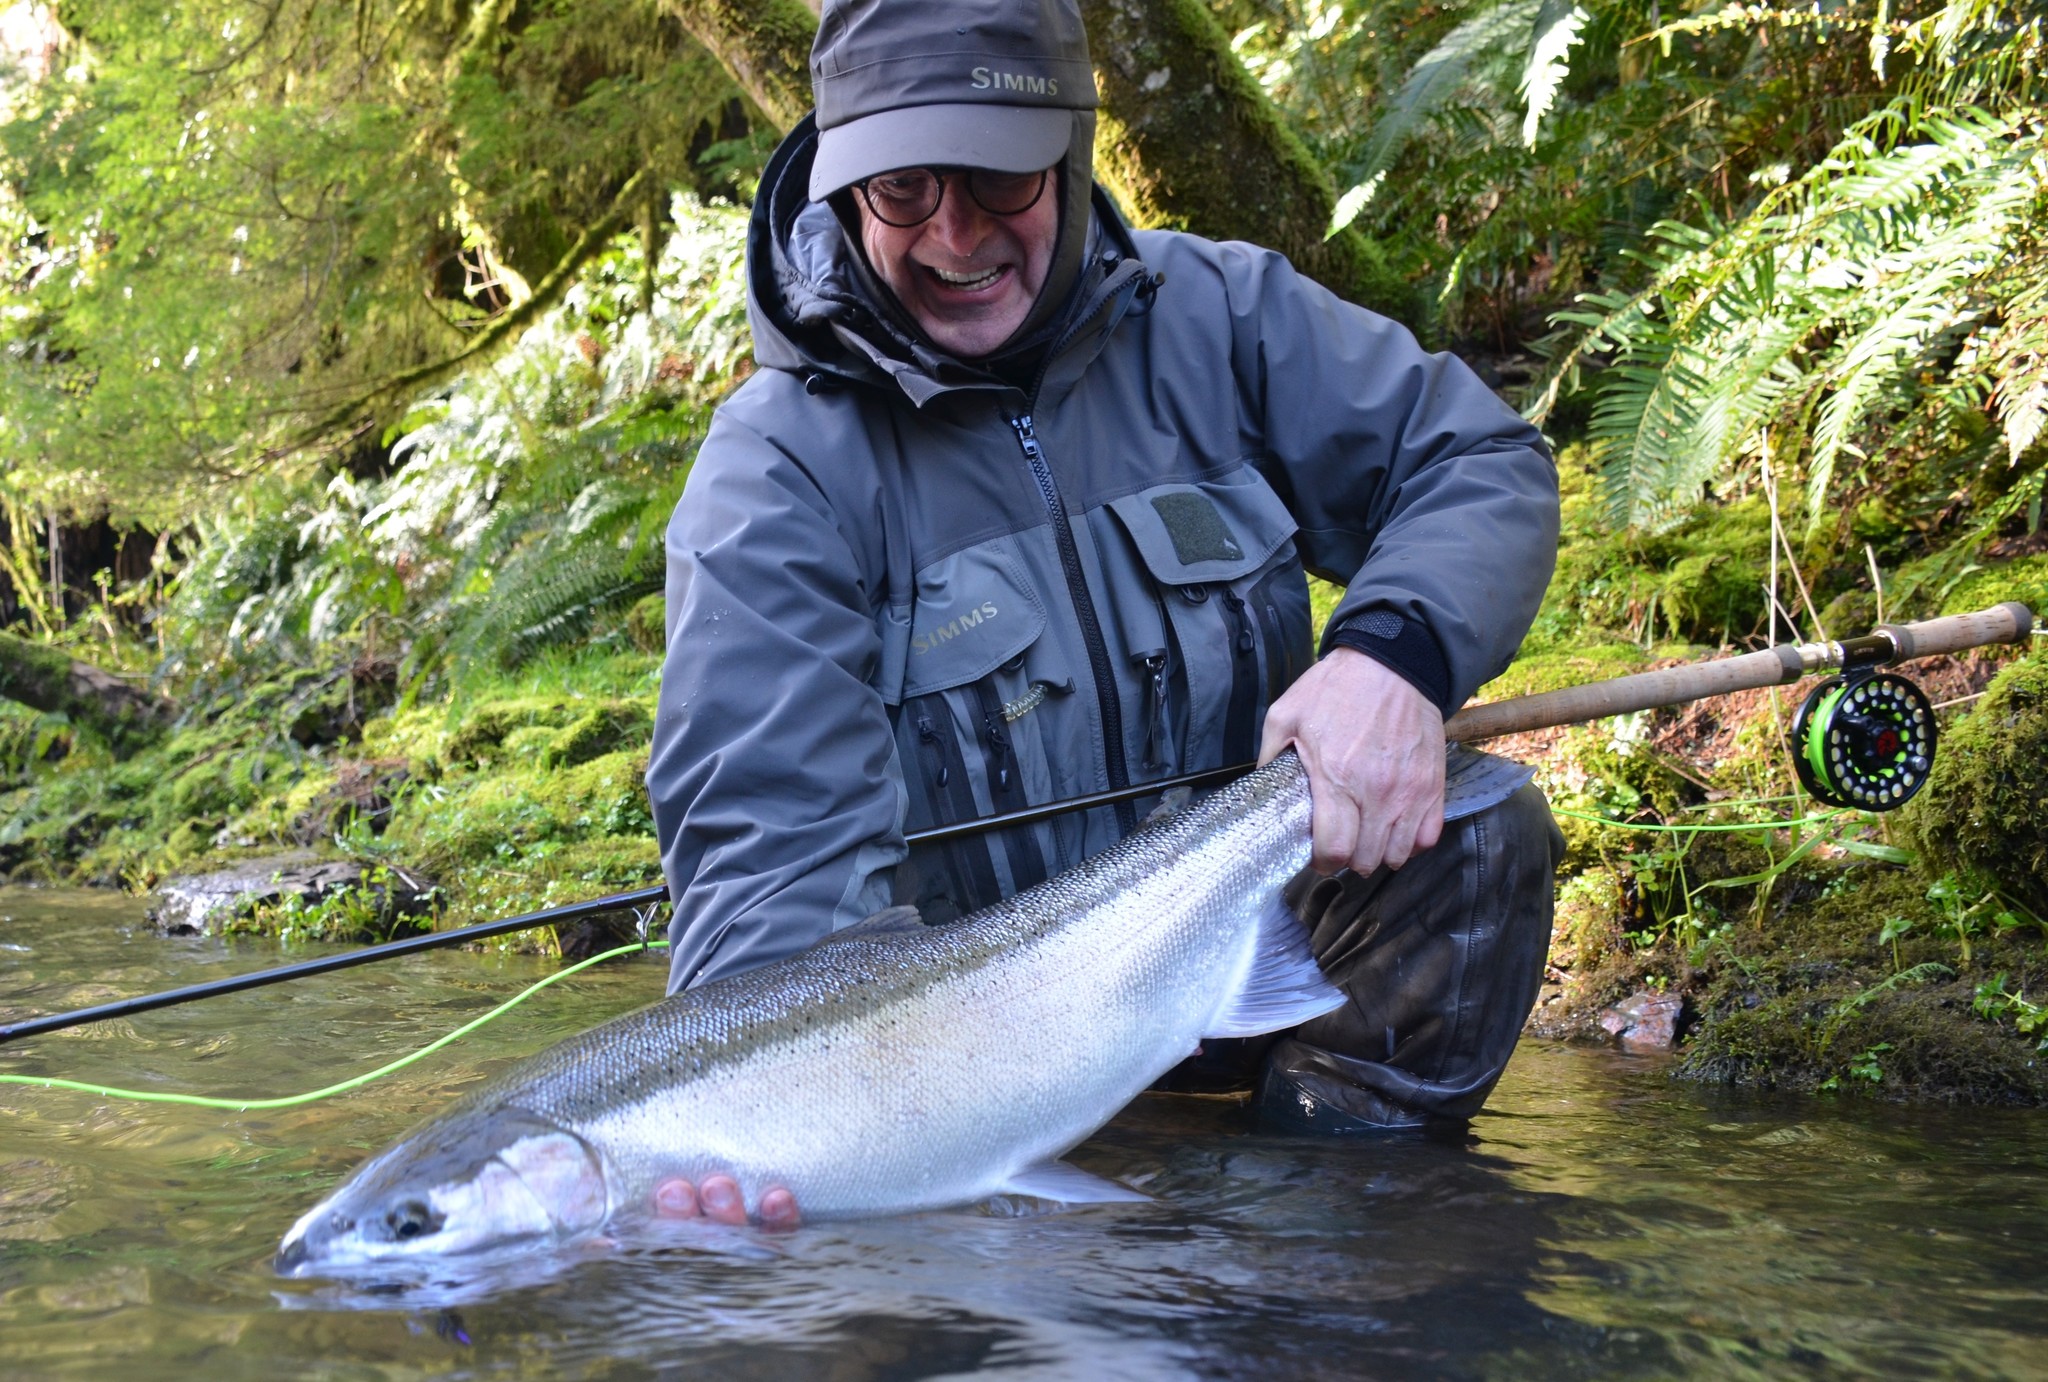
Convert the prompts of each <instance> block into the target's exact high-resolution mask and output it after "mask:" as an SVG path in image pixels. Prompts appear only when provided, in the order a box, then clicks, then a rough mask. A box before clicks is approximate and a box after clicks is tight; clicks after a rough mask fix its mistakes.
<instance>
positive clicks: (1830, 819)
mask: <svg viewBox="0 0 2048 1382" xmlns="http://www.w3.org/2000/svg"><path fill="white" fill-rule="evenodd" d="M1716 804H1717V805H1718V804H1719V803H1716ZM1550 813H1551V814H1552V815H1553V816H1569V817H1571V818H1572V819H1573V820H1575V821H1591V822H1593V824H1595V825H1604V826H1607V827H1608V828H1609V829H1611V830H1648V831H1654V832H1657V833H1659V834H1668V835H1712V834H1720V833H1727V832H1733V831H1739V830H1792V829H1796V828H1798V827H1800V826H1806V825H1832V824H1834V823H1836V822H1838V821H1840V820H1841V819H1842V818H1843V817H1845V816H1851V815H1854V814H1856V813H1855V812H1852V811H1823V812H1821V813H1820V814H1819V815H1818V816H1798V817H1795V818H1794V819H1792V820H1789V821H1733V822H1728V823H1724V824H1719V825H1655V824H1652V823H1650V822H1647V821H1645V822H1640V823H1638V822H1635V821H1616V820H1609V819H1608V818H1607V817H1605V816H1596V815H1594V814H1593V813H1592V812H1590V811H1567V810H1565V809H1564V808H1563V807H1562V806H1553V807H1551V808H1550Z"/></svg>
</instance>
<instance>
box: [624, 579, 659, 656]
mask: <svg viewBox="0 0 2048 1382" xmlns="http://www.w3.org/2000/svg"><path fill="white" fill-rule="evenodd" d="M626 636H627V637H628V638H630V639H632V640H633V646H634V647H636V648H638V649H639V650H640V651H641V652H643V653H659V652H661V651H662V650H663V649H665V648H666V647H667V646H668V601H667V599H666V598H665V597H664V596H662V595H661V594H659V593H656V594H653V595H643V596H641V597H640V598H639V599H638V600H637V601H635V602H634V604H633V608H632V609H630V610H628V611H626Z"/></svg>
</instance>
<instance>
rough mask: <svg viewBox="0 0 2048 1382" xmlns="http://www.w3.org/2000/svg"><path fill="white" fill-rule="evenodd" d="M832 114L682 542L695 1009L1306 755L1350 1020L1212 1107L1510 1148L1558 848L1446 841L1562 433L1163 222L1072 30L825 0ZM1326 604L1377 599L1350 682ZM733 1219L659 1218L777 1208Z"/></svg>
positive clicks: (776, 179) (691, 1203)
mask: <svg viewBox="0 0 2048 1382" xmlns="http://www.w3.org/2000/svg"><path fill="white" fill-rule="evenodd" d="M812 78H813V89H814V92H815V95H816V99H817V111H816V114H815V116H814V117H813V118H811V119H807V120H805V121H804V122H803V123H802V124H801V125H799V126H798V127H797V129H795V130H794V131H793V132H792V133H791V134H790V136H789V137H788V139H787V140H786V141H785V142H784V143H783V145H782V147H781V148H780V149H779V150H778V151H777V153H776V155H775V157H774V158H773V160H772V161H771V162H770V164H769V166H768V168H767V171H766V173H765V175H764V178H763V181H762V185H761V190H760V194H759V197H758V199H757V202H756V205H755V208H754V219H753V225H752V228H751V230H750V234H749V241H748V275H749V279H748V282H749V309H750V316H751V321H752V325H753V331H754V345H755V357H756V359H757V361H758V362H759V364H760V365H761V366H762V368H761V369H760V371H759V372H758V373H756V374H755V375H754V376H753V377H752V378H751V379H749V380H748V381H747V383H746V384H745V385H744V386H743V387H741V388H740V389H739V390H738V392H736V393H735V394H734V395H733V396H732V397H731V398H730V399H729V400H727V402H726V403H725V404H724V405H723V406H722V407H721V408H720V409H719V411H718V414H717V416H716V418H715V420H714V422H713V424H712V428H711V432H710V435H709V436H708V437H707V439H706V440H705V442H704V445H703V448H702V450H701V452H700V454H699V456H698V459H697V461H696V465H695V469H694V471H693V473H692V474H691V477H690V481H689V484H688V486H687V488H686V490H685V492H684V495H683V499H682V502H681V504H680V505H679V506H678V508H677V510H676V515H675V519H674V521H673V523H672V524H671V525H670V528H669V534H668V543H669V547H668V551H669V581H668V620H669V648H668V659H667V663H666V665H665V667H664V670H663V676H662V689H661V703H660V708H659V715H658V719H657V723H656V728H655V744H654V754H653V758H652V761H651V763H650V765H649V769H648V788H649V792H650V794H651V796H652V798H653V802H654V810H655V819H656V825H657V830H658V833H659V836H660V841H661V848H662V858H663V865H664V867H665V869H666V871H667V874H668V878H669V883H670V889H671V892H672V894H673V897H674V899H675V904H676V905H675V919H674V922H673V925H672V929H671V933H670V934H671V938H672V941H673V945H674V951H673V964H674V969H673V971H672V979H671V984H672V987H675V988H682V987H685V986H688V985H694V984H700V983H703V982H705V981H707V980H709V979H713V978H718V977H721V976H725V975H730V974H735V973H739V972H741V971H744V970H746V969H749V968H752V967H754V966H757V965H761V964H765V963H767V962H769V961H771V960H775V959H778V958H780V957H782V956H785V955H788V954H790V953H792V952H794V951H796V950H799V949H802V948H804V947H806V946H809V945H812V944H815V943H816V942H818V941H819V940H822V939H823V938H824V937H826V936H827V935H829V934H830V933H831V932H832V931H834V930H836V929H839V928H842V927H845V926H848V925H851V924H853V923H854V922H857V921H859V920H860V919H862V918H863V917H866V916H868V915H870V914H872V913H874V912H877V911H880V910H882V909H884V908H887V907H889V906H891V905H899V906H900V905H909V906H914V907H916V908H918V910H919V912H920V914H921V915H922V917H923V919H924V920H925V921H927V922H930V923H934V924H943V923H944V922H946V921H949V920H951V919H953V918H955V917H958V916H961V915H964V914H965V913H967V912H970V911H973V910H974V909H976V908H978V907H982V906H986V905H988V904H990V903H993V902H995V901H997V900H999V899H1001V898H1003V897H1006V896H1009V895H1010V894H1012V893H1014V892H1016V891H1018V890H1020V889H1022V888H1025V887H1029V886H1030V885H1032V884H1034V883H1037V882H1039V881H1040V880H1042V879H1044V878H1046V877H1048V876H1049V875H1051V874H1053V873H1056V872H1058V871H1059V870H1061V869H1065V868H1068V867H1071V866H1073V865H1074V864H1076V863H1078V862H1080V861H1081V860H1082V859H1084V858H1087V857H1088V856H1090V855H1092V854H1094V853H1096V852H1097V851H1099V850H1102V849H1104V848H1106V847H1108V846H1109V845H1111V844H1113V843H1115V842H1116V841H1117V840H1119V839H1121V838H1122V837H1123V836H1124V835H1126V834H1128V833H1129V832H1130V831H1131V830H1132V829H1134V828H1135V827H1136V825H1137V823H1138V822H1139V821H1140V820H1141V819H1142V817H1143V816H1144V815H1145V814H1146V812H1147V811H1148V810H1150V809H1151V808H1152V806H1153V805H1154V803H1152V802H1140V803H1138V804H1136V805H1135V806H1133V805H1130V804H1125V805H1121V806H1115V807H1104V808H1101V809H1098V810H1095V811H1090V812H1086V813H1072V814H1069V815H1066V816H1063V817H1060V818H1057V819H1055V820H1052V821H1050V822H1046V823H1044V824H1041V825H1038V826H1034V827H1029V828H1021V829H1015V830H1011V831H1007V832H1003V833H1000V834H993V835H983V836H980V837H977V838H974V839H971V840H965V841H958V842H954V843H952V844H947V845H942V846H932V847H921V848H920V849H918V850H914V851H913V850H909V849H907V848H906V846H905V835H906V833H907V832H912V831H916V830H919V829H921V828H924V827H928V826H933V825H939V824H944V823H947V822H951V821H957V820H963V819H968V818H972V817H977V816H984V815H989V814H993V813H995V812H1000V811H1007V810H1011V809H1015V808H1018V807H1022V806H1026V805H1032V804H1038V803H1044V802H1050V801H1060V800H1065V799H1067V798H1070V797H1074V796H1079V795H1082V794H1084V793H1088V792H1092V791H1099V790H1102V789H1105V788H1119V787H1124V786H1127V785H1130V784H1133V783H1144V782H1147V781H1154V780H1160V779H1165V778H1168V777H1171V776H1174V775H1176V774H1179V773H1183V772H1188V771H1193V770H1197V769H1202V768H1211V767H1220V766H1224V765H1227V764H1232V763H1239V762H1243V761H1246V760H1248V759H1251V758H1253V757H1254V756H1258V757H1270V756H1271V755H1273V754H1274V753H1277V752H1279V751H1280V750H1281V749H1282V748H1284V747H1287V746H1288V745H1290V744H1291V745H1292V746H1293V747H1294V748H1295V749H1296V750H1297V751H1298V752H1299V753H1300V755H1301V757H1302V760H1303V762H1304V764H1305V765H1306V767H1307V769H1308V772H1309V776H1310V783H1311V788H1312V791H1313V793H1314V817H1315V819H1314V834H1315V852H1314V860H1315V866H1316V869H1317V870H1318V871H1319V872H1320V873H1321V874H1322V875H1325V876H1324V877H1322V878H1320V880H1318V879H1316V878H1311V877H1304V878H1303V879H1301V880H1299V884H1298V887H1297V889H1296V894H1295V900H1296V902H1297V905H1298V908H1299V910H1300V911H1301V913H1302V916H1303V918H1304V920H1305V922H1306V923H1307V924H1308V925H1309V926H1310V927H1311V929H1312V934H1313V940H1314V944H1315V948H1316V953H1317V957H1318V959H1319V960H1321V961H1322V963H1323V965H1324V968H1325V969H1326V970H1327V971H1328V972H1329V973H1330V975H1331V977H1332V978H1333V979H1334V980H1336V981H1337V982H1338V983H1339V984H1340V985H1342V986H1343V987H1344V988H1345V990H1346V992H1347V994H1348V995H1349V996H1350V997H1351V999H1352V1002H1351V1004H1350V1006H1349V1007H1347V1008H1344V1009H1340V1010H1339V1011H1337V1012H1335V1013H1333V1014H1330V1015H1329V1016H1327V1017H1324V1018H1319V1019H1317V1020H1316V1021H1315V1022H1313V1023H1310V1024H1309V1025H1308V1026H1306V1027H1303V1028H1301V1029H1299V1030H1297V1031H1295V1032H1293V1033H1290V1034H1288V1035H1286V1036H1285V1037H1283V1038H1281V1039H1278V1040H1277V1041H1272V1040H1268V1041H1263V1042H1260V1043H1257V1044H1254V1045H1251V1046H1242V1045H1240V1046H1237V1047H1234V1048H1230V1049H1227V1050H1221V1051H1211V1052H1209V1053H1208V1055H1207V1060H1208V1061H1209V1063H1210V1068H1209V1069H1208V1070H1206V1071H1205V1072H1201V1073H1200V1074H1199V1075H1198V1076H1196V1078H1200V1079H1205V1080H1220V1079H1223V1078H1226V1077H1228V1076H1229V1075H1230V1074H1231V1073H1232V1071H1231V1070H1229V1069H1226V1068H1223V1067H1225V1066H1229V1065H1231V1064H1233V1063H1234V1064H1235V1065H1236V1066H1238V1067H1240V1068H1241V1069H1242V1071H1243V1073H1244V1074H1245V1075H1246V1076H1247V1077H1249V1078H1255V1079H1256V1081H1257V1087H1258V1093H1257V1101H1256V1105H1255V1106H1256V1107H1257V1109H1258V1110H1259V1113H1260V1117H1261V1118H1262V1120H1263V1121H1264V1122H1265V1123H1266V1125H1267V1126H1271V1127H1277V1128H1281V1129H1286V1130H1292V1131H1299V1132H1336V1133H1370V1132H1382V1131H1386V1130H1390V1129H1401V1128H1417V1127H1422V1126H1424V1125H1427V1124H1429V1123H1432V1122H1444V1121H1451V1122H1455V1121H1457V1120H1462V1119H1465V1118H1469V1117H1470V1116H1471V1114H1472V1113H1473V1112H1475V1111H1476V1110H1477V1109H1478V1107H1479V1106H1480V1104H1481V1103H1482V1102H1483V1101H1484V1099H1485V1098H1486V1095H1487V1094H1488V1092H1489V1091H1490V1090H1491V1089H1492V1087H1493V1085H1494V1082H1495V1081H1496V1080H1497V1079H1498V1078H1499V1075H1500V1072H1501V1069H1502V1067H1503V1066H1504V1065H1505V1063H1506V1061H1507V1058H1508V1055H1509V1053H1510V1052H1511V1051H1512V1050H1513V1048H1514V1044H1515V1039H1516V1036H1517V1035H1518V1033H1519V1031H1520V1028H1521V1023H1522V1020H1523V1018H1524V1017H1525V1016H1526V1014H1527V1012H1528V1009H1529V1006H1530V1004H1531V1002H1532V1001H1533V1000H1534V997H1535V992H1536V986H1537V983H1538V981H1539V979H1540V977H1541V973H1542V963H1543V957H1544V951H1545V947H1546V944H1547V941H1548V937H1549V930H1550V914H1551V893H1550V879H1551V870H1552V865H1553V862H1554V859H1555V855H1556V853H1557V851H1558V849H1559V848H1560V847H1561V846H1560V842H1559V841H1558V839H1557V836H1556V831H1555V829H1554V827H1553V826H1552V825H1551V823H1550V819H1549V813H1548V810H1547V808H1546V807H1545V805H1544V803H1543V800H1542V798H1541V797H1540V795H1538V794H1537V793H1536V792H1535V790H1534V789H1533V788H1528V787H1523V788H1521V789H1520V790H1518V791H1513V792H1512V793H1511V794H1507V795H1505V796H1504V797H1502V796H1501V794H1496V795H1495V797H1494V798H1493V799H1489V800H1487V801H1485V802H1483V803H1481V804H1480V807H1481V809H1470V810H1467V809H1462V808H1461V809H1460V810H1457V811H1454V812H1453V813H1452V814H1454V815H1456V816H1457V819H1456V820H1454V821H1451V822H1449V823H1448V824H1447V823H1446V821H1445V792H1444V783H1445V773H1446V747H1445V743H1444V738H1443V717H1444V715H1445V714H1447V713H1448V712H1449V711H1450V710H1452V709H1454V708H1455V707H1456V706H1457V705H1458V704H1460V703H1461V702H1462V701H1463V700H1464V699H1465V697H1466V696H1468V695H1469V694H1470V693H1471V692H1472V691H1473V689H1474V688H1476V687H1477V686H1478V685H1480V683H1482V682H1484V681H1486V680H1487V679H1488V678H1490V677H1491V676H1493V675H1495V674H1496V673H1498V672H1499V671H1500V670H1501V669H1502V668H1504V667H1505V666H1506V665H1507V663H1508V661H1509V660H1510V659H1511V658H1512V656H1513V655H1514V651H1515V648H1516V646H1517V645H1518V643H1519V642H1520V640H1521V637H1522V635H1523V633H1524V631H1525V630H1526V629H1527V627H1528V624H1529V621H1530V619H1531V618H1532V617H1533V615H1534V613H1535V610H1536V606H1537V603H1538V601H1539V600H1540V598H1541V596H1542V593H1543V588H1544V585H1545V583H1546V582H1547V580H1548V578H1549V574H1550V568H1551V565H1552V562H1553V560H1554V558H1555V550H1556V536H1557V488H1556V474H1555V470H1554V468H1553V466H1552V464H1551V461H1550V458H1549V455H1548V453H1547V452H1546V451H1545V450H1544V447H1543V443H1542V440H1541V438H1540V437H1539V436H1538V435H1537V434H1536V432H1535V431H1534V430H1533V429H1531V428H1530V427H1529V426H1528V425H1527V424H1525V423H1524V422H1523V421H1522V420H1521V419H1520V418H1518V417H1516V416H1515V414H1514V413H1513V412H1512V411H1510V410H1509V409H1507V408H1506V407H1504V406H1503V405H1502V404H1501V402H1500V401H1499V400H1498V399H1497V398H1495V397H1494V396H1493V395H1492V394H1491V393H1490V392H1489V391H1488V390H1487V389H1486V388H1485V387H1484V386H1483V385H1481V384H1480V382H1479V381H1478V380H1477V379H1476V378H1475V377H1474V376H1473V375H1472V374H1471V372H1470V371H1468V370H1467V369H1465V367H1464V366H1463V365H1461V364H1459V363H1458V362H1457V361H1456V360H1455V359H1452V358H1451V357H1449V356H1445V355H1429V354H1425V353H1424V352H1423V351H1421V350H1420V349H1419V348H1418V347H1417V345H1416V343H1415V341H1414V339H1413V338H1412V337H1411V336H1409V334H1408V333H1407V332H1406V331H1404V330H1403V329H1401V328H1400V327H1399V326H1397V325H1395V324H1394V323H1392V322H1389V321H1387V320H1385V319H1384V318H1381V317H1377V316H1374V315H1373V314H1371V313H1369V312H1366V311H1363V310H1361V309H1359V308H1356V307H1353V306H1351V305H1349V304H1346V303H1344V302H1341V301H1339V300H1338V299H1336V298H1335V297H1333V296H1331V294H1329V293H1328V292H1326V291H1325V290H1323V289H1322V288H1320V287H1318V286H1317V285H1315V284H1314V283H1312V282H1310V281H1308V280H1306V279H1304V278H1302V277H1301V276H1300V275H1299V274H1297V273H1295V272H1294V270H1293V269H1292V268H1291V267H1290V266H1289V265H1288V264H1287V263H1286V261H1285V260H1284V259H1282V258H1280V257H1279V256H1278V255H1275V254H1272V253H1270V252H1268V251H1264V250H1260V249H1257V248H1255V247H1252V246H1249V245H1243V244H1215V243H1212V242H1210V241H1207V240H1203V239H1201V238H1199V237H1196V236H1192V235H1184V234H1175V233H1170V232H1157V231H1150V232H1134V231H1132V230H1130V229H1129V228H1128V227H1127V226H1126V225H1125V224H1124V223H1123V221H1122V219H1121V218H1120V217H1119V215H1118V213H1117V211H1116V208H1115V207H1114V206H1113V205H1112V204H1111V203H1110V201H1109V200H1108V198H1107V197H1106V196H1104V195H1103V194H1102V193H1101V192H1100V190H1099V189H1096V188H1095V187H1094V185H1093V180H1092V165H1091V151H1092V148H1093V138H1094V130H1095V118H1094V107H1095V91H1094V81H1093V76H1092V71H1091V68H1090V66H1089V59H1088V52H1087V42H1086V37H1085V34H1084V32H1083V30H1082V26H1081V20H1080V15H1079V13H1078V10H1077V8H1076V6H1075V4H1074V0H828V3H826V4H825V6H824V9H823V13H822V15H821V18H820V22H819V27H818V38H817V46H816V48H815V50H814V52H813V55H812ZM1304 568H1306V569H1308V570H1313V571H1316V572H1319V573H1321V574H1323V575H1325V576H1327V577H1329V578H1330V579H1332V580H1334V581H1337V582H1339V583H1341V584H1344V585H1345V586H1346V587H1347V590H1346V593H1345V596H1344V598H1343V600H1342V601H1341V603H1340V604H1339V605H1338V608H1337V610H1336V612H1335V614H1334V615H1333V617H1332V618H1331V619H1330V621H1329V625H1328V628H1327V630H1326V632H1325V633H1324V635H1323V638H1322V648H1321V650H1320V656H1318V655H1317V651H1316V650H1315V649H1314V648H1312V646H1311V637H1310V634H1311V628H1310V624H1311V621H1310V614H1309V601H1308V591H1307V586H1306V580H1305V576H1304ZM1459 752H1461V753H1462V752H1463V751H1459ZM1460 761H1461V763H1462V762H1463V761H1464V760H1460ZM1470 805H1471V803H1466V806H1468V807H1469V806H1470ZM991 1039H1018V1034H1005V1035H1003V1036H995V1037H992V1038H991ZM701 1190H702V1193H701V1195H700V1193H699V1189H698V1188H696V1187H691V1186H687V1185H682V1184H680V1183H677V1184H674V1185H671V1186H669V1187H666V1188H665V1189H664V1191H663V1194H664V1195H665V1196H666V1197H667V1198H666V1199H665V1200H664V1201H663V1208H664V1210H665V1212H669V1213H672V1214H677V1215H686V1214H693V1213H697V1212H700V1211H701V1212H706V1213H710V1214H711V1215H712V1216H713V1217H719V1218H728V1219H730V1218H736V1217H739V1216H741V1215H743V1214H744V1213H745V1207H744V1206H743V1205H741V1204H740V1203H739V1200H738V1194H737V1190H736V1188H735V1187H733V1186H732V1183H731V1182H729V1181H727V1180H725V1179H724V1178H722V1177H717V1178H713V1179H712V1180H710V1181H707V1182H706V1183H705V1185H704V1186H703V1187H702V1188H701ZM756 1212H757V1213H759V1214H760V1215H761V1216H762V1217H765V1218H769V1219H773V1220H778V1221H787V1220H788V1219H789V1218H791V1217H793V1215H794V1212H795V1207H794V1206H793V1205H790V1204H789V1203H788V1197H787V1195H786V1194H785V1195H781V1196H780V1197H779V1198H777V1197H774V1196H770V1197H767V1198H764V1202H763V1204H762V1205H760V1206H758V1207H757V1208H756Z"/></svg>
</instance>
